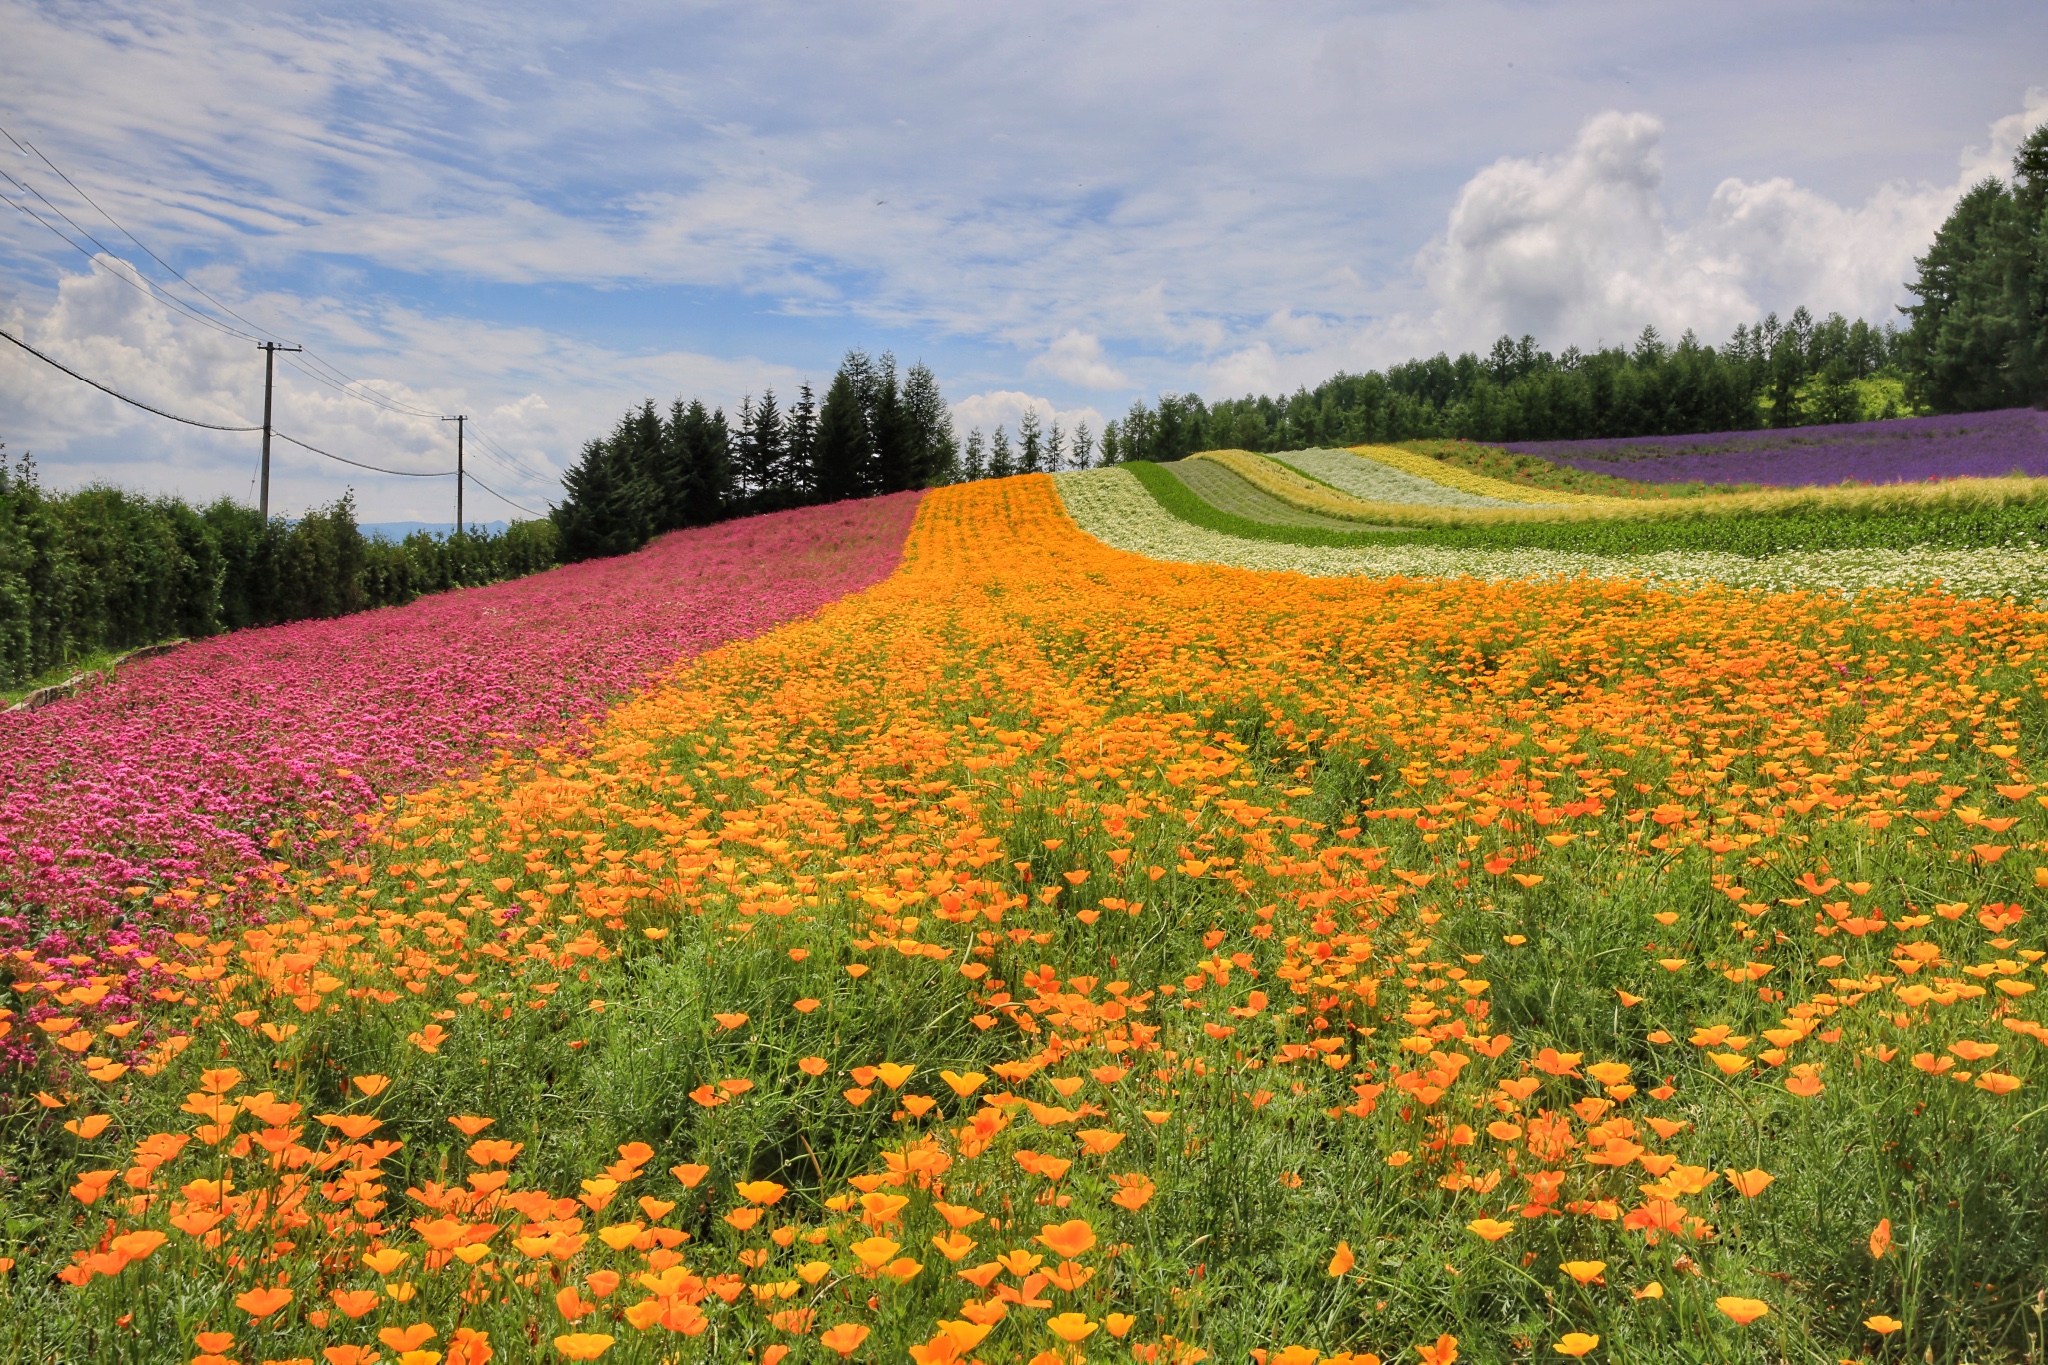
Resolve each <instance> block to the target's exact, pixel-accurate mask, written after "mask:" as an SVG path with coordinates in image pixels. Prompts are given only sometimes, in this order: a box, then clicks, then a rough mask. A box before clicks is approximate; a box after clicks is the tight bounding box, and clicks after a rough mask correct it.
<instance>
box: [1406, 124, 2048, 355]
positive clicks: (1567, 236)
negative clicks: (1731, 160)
mask: <svg viewBox="0 0 2048 1365" xmlns="http://www.w3.org/2000/svg"><path fill="white" fill-rule="evenodd" d="M2044 120H2048V90H2041V89H2033V90H2029V91H2028V93H2027V99H2026V105H2025V108H2024V109H2023V110H2022V111H2021V112H2020V113H2017V114H2013V115H2010V116H2007V117H2005V118H2002V119H2000V120H1999V121H1998V122H1997V123H1995V124H1994V125H1993V127H1992V130H1991V133H1992V136H1991V140H1990V145H1989V147H1987V148H1984V149H1975V148H1973V149H1970V150H1967V151H1965V152H1964V153H1963V154H1962V157H1961V171H1960V174H1959V176H1958V178H1957V179H1956V180H1955V181H1954V182H1952V183H1950V184H1945V185H1929V184H1917V185H1915V184H1908V183H1905V182H1903V181H1896V180H1894V181H1887V182H1885V183H1883V184H1881V185H1879V186H1878V187H1877V188H1876V189H1875V190H1874V191H1872V192H1871V193H1870V195H1869V196H1868V197H1867V198H1865V199H1864V201H1863V202H1862V203H1860V204H1843V203H1839V202H1836V201H1835V200H1832V199H1830V198H1828V197H1827V196H1825V195H1823V194H1820V193H1818V192H1816V191H1814V190H1812V189H1809V188H1806V187H1804V186H1801V185H1799V184H1797V183H1795V182H1794V181H1793V180H1792V179H1790V178H1788V177H1783V176H1777V177H1772V178H1770V179H1767V180H1761V181H1747V180H1743V179H1741V178H1739V177H1730V178H1728V179H1725V180H1723V181H1721V183H1720V184H1719V185H1717V186H1716V187H1715V189H1714V191H1713V194H1712V196H1711V198H1710V199H1709V200H1708V202H1707V204H1706V206H1705V208H1704V209H1703V210H1702V211H1701V213H1700V214H1699V215H1698V217H1697V219H1696V220H1694V221H1693V222H1691V223H1684V224H1680V223H1674V222H1673V221H1672V220H1671V218H1670V216H1669V215H1668V213H1667V211H1666V208H1665V204H1664V184H1663V181H1664V168H1663V158H1662V141H1663V135H1664V125H1663V123H1662V122H1661V121H1660V120H1658V119H1656V118H1653V117H1651V116H1650V115H1647V114H1640V113H1636V114H1625V113H1620V112H1615V111H1610V112H1607V113H1603V114H1599V115H1596V116H1595V117H1593V118H1591V119H1589V120H1587V121H1586V123H1585V125H1584V126H1583V127H1582V128H1581V130H1580V132H1579V135H1578V138H1577V140H1576V141H1575V142H1574V144H1573V145H1572V147H1571V149H1570V150H1569V151H1568V152H1565V153H1564V154H1562V155H1559V156H1554V157H1534V158H1528V157H1506V158H1502V159H1501V160H1499V161H1497V162H1495V163H1494V164H1493V165H1491V166H1488V167H1486V168H1485V169H1483V170H1481V171H1480V172H1479V173H1478V174H1477V175H1475V176H1473V177H1472V179H1471V180H1469V181H1467V182H1466V184H1465V186H1464V188H1463V189H1462V190H1460V191H1459V194H1458V197H1457V201H1456V203H1455V204H1454V205H1453V207H1452V209H1451V212H1450V217H1449V222H1448V224H1447V225H1446V228H1445V231H1444V234H1443V235H1442V236H1441V237H1440V238H1438V239H1437V241H1435V242H1434V243H1432V244H1431V246H1430V247H1429V248H1428V249H1426V250H1425V251H1424V253H1423V255H1422V257H1421V259H1420V265H1421V268H1422V270H1423V272H1424V274H1425V275H1426V277H1427V278H1428V280H1429V282H1430V286H1431V289H1432V291H1433V292H1434V294H1435V296H1436V304H1437V307H1436V311H1435V317H1434V322H1435V327H1436V330H1437V331H1438V332H1439V333H1440V334H1441V335H1442V336H1443V337H1444V338H1445V339H1446V341H1447V342H1448V343H1449V344H1451V345H1465V346H1471V345H1483V344H1484V343H1485V342H1486V341H1487V340H1488V339H1490V338H1491V337H1494V336H1498V335H1500V334H1502V333H1509V334H1513V335H1521V334H1523V333H1531V334H1534V335H1535V336H1536V337H1538V338H1539V339H1541V340H1543V341H1545V342H1547V343H1551V344H1553V345H1555V344H1562V343H1564V342H1567V341H1569V342H1575V343H1578V344H1586V343H1589V342H1592V341H1595V340H1605V341H1607V342H1609V343H1614V342H1619V341H1625V340H1626V339H1627V338H1628V337H1629V336H1631V335H1633V334H1634V333H1635V332H1636V331H1637V330H1638V329H1639V328H1641V327H1642V326H1643V325H1644V324H1645V323H1654V324H1656V325H1657V326H1658V327H1660V328H1662V329H1663V330H1665V331H1666V332H1667V333H1671V332H1675V331H1677V330H1678V329H1680V328H1684V327H1692V328H1694V329H1696V330H1697V331H1698V332H1700V333H1701V334H1702V335H1703V336H1705V337H1706V338H1707V339H1709V340H1715V339H1718V338H1719V337H1720V336H1722V335H1724V334H1725V333H1726V332H1728V331H1729V330H1731V329H1732V328H1733V327H1734V326H1735V325H1736V324H1737V323H1740V322H1748V321H1753V320H1754V319H1756V318H1757V317H1758V316H1760V315H1761V314H1762V313H1763V312H1765V311H1766V310H1773V309H1775V310H1786V311H1789V309H1790V308H1791V307H1793V306H1795V305H1798V304H1804V305H1806V306H1807V307H1809V308H1810V309H1812V310H1813V311H1814V312H1816V313H1826V312H1831V311H1832V312H1840V313H1843V314H1846V315H1848V316H1850V317H1863V318H1869V319H1872V320H1882V319H1885V318H1887V317H1890V316H1893V314H1892V311H1891V310H1892V307H1893V305H1895V304H1897V303H1900V302H1902V301H1904V300H1905V299H1906V297H1907V295H1906V291H1905V287H1904V286H1905V282H1906V281H1907V280H1909V279H1911V278H1912V276H1913V274H1914V273H1915V271H1914V266H1913V260H1914V257H1915V256H1917V255H1920V254H1921V253H1923V252H1925V251H1926V249H1927V246H1928V243H1929V242H1931V241H1932V240H1933V237H1934V233H1935V230H1936V229H1937V228H1938V227H1939V226H1940V225H1941V222H1942V220H1943V218H1945V217H1946V216H1947V214H1948V211H1949V210H1950V209H1951V208H1952V207H1954V205H1955V202H1956V200H1957V199H1958V198H1959V197H1960V196H1961V195H1962V193H1963V191H1964V190H1966V189H1968V188H1969V187H1970V186H1971V185H1972V184H1975V183H1976V182H1977V181H1979V180H1981V179H1982V178H1983V177H1984V176H1985V175H1986V174H2001V173H2006V172H2008V171H2009V169H2010V162H2011V157H2012V153H2013V150H2014V148H2015V147H2016V146H2017V145H2018V143H2019V141H2020V140H2021V139H2022V138H2024V137H2025V135H2026V134H2027V133H2028V132H2029V131H2031V130H2032V129H2033V128H2034V127H2037V126H2039V125H2040V124H2041V123H2042V122H2043V121H2044Z"/></svg>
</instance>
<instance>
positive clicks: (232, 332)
mask: <svg viewBox="0 0 2048 1365" xmlns="http://www.w3.org/2000/svg"><path fill="white" fill-rule="evenodd" d="M0 178H4V179H6V180H7V181H9V182H10V183H12V184H13V185H14V186H16V187H17V188H19V189H23V190H28V191H29V192H30V193H33V192H34V191H33V190H32V189H31V188H30V187H29V186H26V185H24V184H23V183H22V182H21V181H19V180H16V179H15V178H14V177H13V176H12V175H9V174H8V173H7V172H6V171H0ZM37 197H38V198H40V197H41V196H40V195H38V196H37ZM7 202H8V203H10V204H12V205H14V207H16V208H17V209H20V210H21V212H22V214H23V215H24V216H25V217H27V218H29V219H30V220H32V221H33V222H35V223H36V224H37V225H38V226H40V227H42V228H43V229H45V230H46V231H48V232H49V233H50V234H51V235H53V236H54V237H56V239H57V240H58V241H60V242H62V243H64V245H66V246H68V247H70V248H71V249H72V250H73V251H76V252H77V253H78V254H79V255H81V256H83V257H85V259H86V260H87V261H88V262H90V263H91V264H93V265H95V266H97V267H99V268H100V269H101V270H104V271H106V272H107V273H108V274H109V275H112V276H113V277H114V278H115V279H117V280H119V281H120V282H121V283H123V284H125V285H127V286H128V287H129V288H130V289H134V290H137V291H139V292H140V293H141V294H142V295H143V296H144V297H145V298H148V299H151V300H153V301H155V302H157V303H165V304H169V305H170V306H171V307H172V308H174V309H176V310H177V311H178V312H180V313H182V314H184V315H185V316H186V317H189V318H191V319H192V320H193V321H195V322H199V323H203V324H204V325H206V326H208V327H211V328H212V329H213V330H214V331H216V332H219V333H221V334H222V335H223V336H231V337H234V338H236V339H238V340H241V341H254V340H255V339H256V338H254V337H252V336H249V335H247V334H246V333H243V332H241V331H238V330H237V329H235V328H233V327H228V326H226V325H224V324H222V323H219V322H216V321H214V320H213V319H212V318H210V317H208V316H206V314H204V313H200V312H196V311H194V310H193V309H192V308H190V307H188V306H186V305H185V304H184V303H183V302H182V301H180V300H178V299H174V298H169V297H167V296H165V295H163V294H159V293H158V292H157V291H156V290H154V289H152V288H150V285H149V277H148V276H146V275H143V274H142V273H141V272H140V271H136V273H135V274H134V275H128V274H125V273H123V272H121V271H119V270H116V269H114V267H112V266H110V265H108V264H107V263H106V262H105V261H103V260H101V259H100V258H99V257H98V256H95V255H93V253H92V252H90V251H87V250H86V249H85V248H84V247H82V246H80V245H79V244H78V243H76V242H74V241H72V240H71V239H70V238H69V237H67V236H65V235H64V230H63V229H62V228H60V227H58V226H57V225H56V224H55V223H52V222H51V221H50V220H49V219H47V218H45V217H43V216H42V215H41V214H40V213H37V212H36V211H35V209H33V208H32V207H30V206H29V205H27V204H24V203H22V202H21V201H20V200H18V199H14V198H11V197H10V198H8V199H7ZM44 202H46V203H47V202H48V201H47V200H45V201H44ZM65 221H66V222H69V221H70V219H68V218H67V219H65ZM81 230H82V229H81ZM86 235H87V236H88V238H90V236H91V234H89V233H88V234H86ZM106 254H107V255H108V256H113V259H115V260H117V261H121V258H120V257H119V256H114V254H113V253H112V252H107V253H106ZM121 264H123V265H128V262H126V261H121ZM129 269H131V270H133V269H134V267H133V266H129Z"/></svg>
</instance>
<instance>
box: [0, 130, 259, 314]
mask: <svg viewBox="0 0 2048 1365" xmlns="http://www.w3.org/2000/svg"><path fill="white" fill-rule="evenodd" d="M0 134H4V135H5V136H6V138H7V140H8V141H9V142H12V143H13V144H14V145H15V146H17V147H20V148H22V149H24V150H25V151H30V152H34V153H35V154H36V158H37V159H38V160H40V161H41V162H42V163H43V164H44V165H45V166H48V167H49V168H50V170H51V171H53V172H54V173H55V174H56V176H57V178H58V179H59V180H62V181H63V182H64V183H65V184H67V185H69V186H70V187H71V190H72V193H74V194H76V195H77V196H78V197H79V198H80V199H83V200H84V201H85V202H86V203H88V204H91V205H92V206H93V209H94V211H96V212H97V213H98V214H99V216H100V217H102V218H104V219H106V220H107V221H108V222H110V223H112V224H113V225H114V226H115V227H116V228H119V229H120V231H121V235H122V236H124V237H126V238H127V239H128V240H129V241H131V242H133V243H135V245H137V246H139V247H141V248H142V249H143V250H144V251H145V252H148V254H149V258H150V259H151V260H152V261H155V262H156V263H157V264H158V265H160V266H162V267H163V268H164V269H166V270H168V271H170V272H171V274H173V275H175V276H176V277H177V278H178V281H179V282H180V283H181V284H183V285H184V286H185V287H186V288H187V289H190V290H191V291H192V292H193V293H195V294H197V295H199V297H200V298H203V299H205V300H206V301H207V302H208V303H210V304H212V305H213V306H214V307H216V308H218V309H220V310H221V311H222V312H223V313H226V314H227V315H228V316H229V317H231V318H233V319H235V321H237V322H239V323H241V324H243V325H244V326H246V327H250V328H253V329H254V330H256V331H258V332H262V333H263V334H264V335H265V336H269V337H273V338H275V337H277V333H275V332H273V331H271V330H270V329H269V328H267V327H264V326H263V325H262V324H260V323H256V322H251V321H250V320H249V319H248V318H245V317H243V316H242V315H241V314H240V313H237V312H236V311H235V310H234V309H232V308H230V307H228V306H227V305H226V304H225V303H222V302H221V301H220V300H219V299H217V298H215V297H214V296H213V295H211V294H209V293H207V292H206V291H205V290H204V289H202V288H200V287H199V286H198V285H196V284H194V283H192V281H191V280H189V279H187V278H186V277H185V275H184V273H183V272H182V271H180V270H179V269H178V267H176V266H174V265H172V264H171V263H170V262H169V261H167V260H165V259H164V258H163V257H161V256H159V255H157V254H156V252H154V251H151V250H150V248H149V243H147V242H145V241H143V240H142V239H141V238H140V237H137V236H136V235H135V234H134V233H132V232H130V231H129V230H128V229H127V228H126V227H125V226H123V225H122V223H121V222H120V221H119V220H118V219H116V218H115V217H114V215H113V214H111V213H108V212H107V211H106V210H105V209H103V208H101V207H100V205H99V201H98V200H96V199H94V198H93V197H92V196H91V195H89V194H87V193H86V192H85V191H84V190H83V189H81V188H79V184H78V182H77V181H76V180H73V179H72V178H71V177H70V176H68V175H66V174H64V168H63V167H61V166H59V165H58V164H57V163H56V162H54V161H52V160H50V158H49V157H47V156H45V155H44V154H43V149H42V148H40V147H38V146H36V145H35V144H34V143H32V142H23V141H22V140H21V139H20V138H18V137H16V136H15V135H14V134H13V133H10V132H8V131H7V129H6V128H5V127H0ZM38 197H40V196H38ZM44 202H45V203H47V202H49V201H48V200H45V201H44ZM66 221H67V222H68V221H70V220H69V219H68V218H67V219H66ZM74 226H76V225H75V224H74ZM81 230H82V229H81ZM109 254H112V253H109ZM251 340H253V338H251Z"/></svg>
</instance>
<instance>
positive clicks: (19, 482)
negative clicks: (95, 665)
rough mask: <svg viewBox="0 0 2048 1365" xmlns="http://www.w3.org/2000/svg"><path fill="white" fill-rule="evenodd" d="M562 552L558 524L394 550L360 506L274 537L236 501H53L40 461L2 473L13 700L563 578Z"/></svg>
mask: <svg viewBox="0 0 2048 1365" xmlns="http://www.w3.org/2000/svg"><path fill="white" fill-rule="evenodd" d="M559 546H560V537H559V535H558V533H557V532H556V530H555V527H554V524H553V523H552V522H547V521H526V522H515V523H513V524H512V525H511V526H510V527H509V528H507V529H506V530H505V531H504V532H502V533H500V534H497V535H474V534H459V535H448V536H435V535H428V534H425V533H423V532H415V533H413V534H412V535H409V536H407V537H406V538H405V539H404V540H403V541H402V542H399V543H396V544H394V543H391V542H388V541H378V540H372V539H369V538H368V537H366V536H364V535H363V533H362V531H361V530H360V529H359V528H358V527H357V525H356V519H355V506H354V503H353V501H352V499H351V498H350V497H349V496H348V495H343V496H342V497H341V498H339V499H337V500H336V501H335V502H334V503H332V504H331V505H329V506H327V507H323V508H318V509H316V510H314V511H312V512H309V513H307V514H306V515H305V516H303V517H299V518H298V519H296V520H293V521H285V520H282V519H279V520H273V521H272V522H270V524H269V525H267V526H266V525H264V524H263V521H262V519H261V518H260V517H259V516H258V515H257V513H256V510H255V509H254V508H251V507H244V506H242V505H240V504H238V503H235V502H232V501H230V500H228V499H226V498H222V499H220V500H219V501H217V502H215V503H212V504H210V505H209V506H206V507H194V506H192V505H191V504H189V503H186V502H184V501H182V500H180V499H177V498H164V497H154V498H153V497H145V496H143V495H141V494H138V493H131V492H128V491H126V490H123V489H119V488H112V487H108V486H105V485H94V486H92V487H89V488H83V489H80V490H78V491H77V492H73V493H62V494H53V493H48V492H45V491H44V490H43V489H42V487H41V486H40V485H39V484H38V483H37V481H36V478H35V470H34V466H33V465H32V464H30V463H29V462H27V461H23V462H21V463H18V464H17V465H15V466H14V467H13V468H12V469H11V470H10V469H8V468H7V467H6V466H5V465H0V686H14V685H17V684H19V683H22V682H24V681H26V680H28V679H31V678H35V677H38V676H39V675H41V674H43V673H46V672H48V671H50V670H52V669H57V668H61V667H63V666H64V665H66V664H68V663H70V662H71V661H72V660H75V659H79V658H82V657H84V656H87V655H90V654H93V653H96V652H103V651H110V650H122V649H129V648H133V647H135V646H137V645H145V644H149V643H151V642H153V641H156V640H164V639H171V638H175V637H179V636H184V637H187V638H191V637H197V636H202V635H214V634H218V633H219V632H221V631H226V630H238V629H241V628H242V627H244V626H260V625H274V624H277V623H278V622H282V621H298V620H304V619H306V618H308V617H321V616H341V615H345V614H347V613H349V612H354V611H361V610H363V609H365V608H367V607H382V606H394V605H397V604H399V603H402V602H410V601H411V600H412V599H413V598H415V597H418V596H421V595H422V594H425V593H434V592H443V591H446V590H447V589H450V588H457V587H474V586H477V585H480V584H483V583H490V582H495V581H497V580H499V579H504V578H516V577H519V576H521V575H524V574H529V573H534V572H537V571H538V570H541V569H545V568H548V567H550V566H552V565H554V564H555V563H556V562H557V561H558V558H559Z"/></svg>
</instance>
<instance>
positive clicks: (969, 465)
mask: <svg viewBox="0 0 2048 1365" xmlns="http://www.w3.org/2000/svg"><path fill="white" fill-rule="evenodd" d="M987 477H988V451H987V449H986V447H985V446H984V444H983V440H982V435H981V428H980V427H976V428H974V430H972V431H970V432H968V433H967V449H966V450H965V451H963V452H962V453H961V456H960V482H962V483H974V482H976V481H978V480H981V479H985V478H987Z"/></svg>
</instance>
